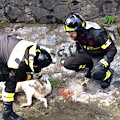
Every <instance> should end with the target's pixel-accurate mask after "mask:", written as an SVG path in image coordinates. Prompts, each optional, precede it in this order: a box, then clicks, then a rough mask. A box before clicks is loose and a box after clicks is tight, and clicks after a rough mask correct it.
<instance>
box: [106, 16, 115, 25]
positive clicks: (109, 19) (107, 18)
mask: <svg viewBox="0 0 120 120" xmlns="http://www.w3.org/2000/svg"><path fill="white" fill-rule="evenodd" d="M105 19H106V21H105V22H104V23H108V24H112V23H113V22H114V20H115V18H114V16H105Z"/></svg>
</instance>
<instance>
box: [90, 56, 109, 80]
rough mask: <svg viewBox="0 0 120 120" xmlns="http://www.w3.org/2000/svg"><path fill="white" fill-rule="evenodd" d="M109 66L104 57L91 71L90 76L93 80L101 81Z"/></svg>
mask: <svg viewBox="0 0 120 120" xmlns="http://www.w3.org/2000/svg"><path fill="white" fill-rule="evenodd" d="M109 66H110V61H109V60H108V58H107V56H104V58H102V59H101V60H100V61H99V62H98V64H97V65H96V66H95V67H94V68H93V69H92V71H91V76H92V78H93V79H96V80H102V79H104V77H105V75H106V70H107V69H108V68H109Z"/></svg>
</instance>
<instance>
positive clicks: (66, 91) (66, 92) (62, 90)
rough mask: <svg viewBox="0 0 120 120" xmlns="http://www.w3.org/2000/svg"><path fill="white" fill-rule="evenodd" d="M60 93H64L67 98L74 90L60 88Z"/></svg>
mask: <svg viewBox="0 0 120 120" xmlns="http://www.w3.org/2000/svg"><path fill="white" fill-rule="evenodd" d="M58 93H59V94H60V95H62V96H63V97H64V98H65V99H69V98H70V97H71V96H72V95H73V91H72V90H68V89H59V90H58Z"/></svg>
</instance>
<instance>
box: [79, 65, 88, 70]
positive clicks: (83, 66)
mask: <svg viewBox="0 0 120 120" xmlns="http://www.w3.org/2000/svg"><path fill="white" fill-rule="evenodd" d="M85 66H86V65H80V66H79V68H78V69H83V68H85Z"/></svg>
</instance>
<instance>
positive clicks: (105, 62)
mask: <svg viewBox="0 0 120 120" xmlns="http://www.w3.org/2000/svg"><path fill="white" fill-rule="evenodd" d="M100 62H101V63H102V64H103V65H104V66H105V68H106V67H107V66H108V65H109V64H108V62H107V61H106V60H104V59H101V60H100Z"/></svg>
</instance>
